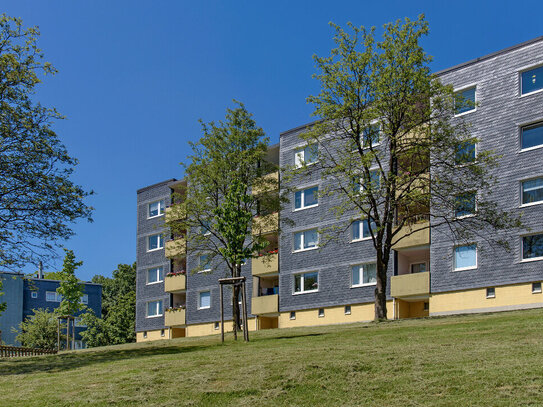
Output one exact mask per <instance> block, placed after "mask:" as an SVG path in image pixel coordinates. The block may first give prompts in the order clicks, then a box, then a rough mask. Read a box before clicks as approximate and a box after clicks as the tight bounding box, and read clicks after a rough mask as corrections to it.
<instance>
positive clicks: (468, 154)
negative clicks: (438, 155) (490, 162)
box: [454, 141, 476, 164]
mask: <svg viewBox="0 0 543 407" xmlns="http://www.w3.org/2000/svg"><path fill="white" fill-rule="evenodd" d="M475 155H476V154H475V144H473V143H471V142H469V141H466V142H462V143H460V144H459V145H458V146H457V147H456V154H455V157H454V160H455V162H456V164H466V163H472V162H474V161H475Z"/></svg>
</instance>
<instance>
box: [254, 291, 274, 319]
mask: <svg viewBox="0 0 543 407" xmlns="http://www.w3.org/2000/svg"><path fill="white" fill-rule="evenodd" d="M277 312H279V294H275V295H264V296H262V297H253V299H252V301H251V314H253V315H262V314H274V313H277Z"/></svg>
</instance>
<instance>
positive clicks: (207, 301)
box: [198, 291, 211, 309]
mask: <svg viewBox="0 0 543 407" xmlns="http://www.w3.org/2000/svg"><path fill="white" fill-rule="evenodd" d="M198 308H199V309H207V308H211V291H202V292H200V293H199V297H198Z"/></svg>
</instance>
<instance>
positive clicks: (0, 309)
mask: <svg viewBox="0 0 543 407" xmlns="http://www.w3.org/2000/svg"><path fill="white" fill-rule="evenodd" d="M3 285H4V284H3V282H2V279H1V278H0V297H2V296H3V295H4V292H3V291H2V287H3ZM7 307H8V305H7V304H6V303H5V302H0V316H2V312H4V311H5V310H6V309H7Z"/></svg>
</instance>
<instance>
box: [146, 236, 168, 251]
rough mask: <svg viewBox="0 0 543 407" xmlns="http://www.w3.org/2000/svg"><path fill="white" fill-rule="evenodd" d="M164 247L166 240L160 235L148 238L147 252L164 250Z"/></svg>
mask: <svg viewBox="0 0 543 407" xmlns="http://www.w3.org/2000/svg"><path fill="white" fill-rule="evenodd" d="M163 247H164V239H163V238H162V235H161V234H160V233H159V234H158V235H151V236H149V237H148V238H147V251H148V252H150V251H152V250H158V249H162V248H163Z"/></svg>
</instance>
